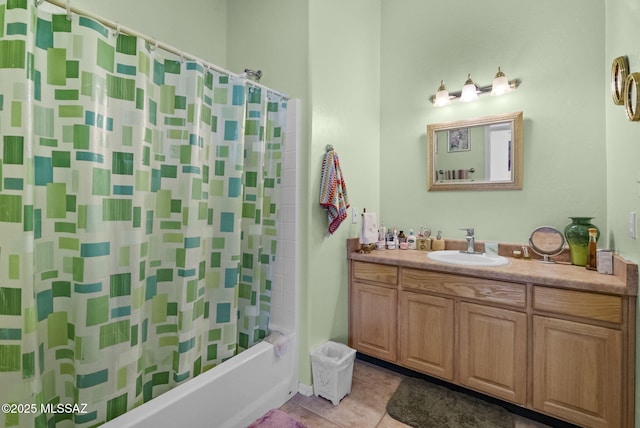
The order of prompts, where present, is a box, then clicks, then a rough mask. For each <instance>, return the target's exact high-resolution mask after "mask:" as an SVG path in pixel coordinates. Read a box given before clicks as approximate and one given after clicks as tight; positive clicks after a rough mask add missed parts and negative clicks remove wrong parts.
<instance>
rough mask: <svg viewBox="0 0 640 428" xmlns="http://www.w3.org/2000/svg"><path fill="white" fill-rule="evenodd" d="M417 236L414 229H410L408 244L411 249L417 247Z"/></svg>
mask: <svg viewBox="0 0 640 428" xmlns="http://www.w3.org/2000/svg"><path fill="white" fill-rule="evenodd" d="M416 242H417V237H416V235H414V234H413V229H409V236H407V246H408V248H409V249H410V250H415V249H416Z"/></svg>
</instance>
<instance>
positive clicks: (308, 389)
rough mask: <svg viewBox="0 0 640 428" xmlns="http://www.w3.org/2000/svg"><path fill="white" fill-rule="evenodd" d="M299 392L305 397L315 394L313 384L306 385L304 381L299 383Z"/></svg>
mask: <svg viewBox="0 0 640 428" xmlns="http://www.w3.org/2000/svg"><path fill="white" fill-rule="evenodd" d="M298 392H299V393H300V394H301V395H304V396H305V397H311V396H312V395H313V385H305V384H304V383H299V384H298Z"/></svg>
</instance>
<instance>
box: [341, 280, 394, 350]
mask: <svg viewBox="0 0 640 428" xmlns="http://www.w3.org/2000/svg"><path fill="white" fill-rule="evenodd" d="M397 304H398V291H397V290H394V289H391V288H386V287H378V286H375V285H369V284H362V283H359V282H357V281H354V282H353V285H352V289H351V323H352V328H351V334H352V337H351V341H350V344H351V346H353V347H354V348H355V349H357V350H358V351H360V352H362V353H364V354H367V355H371V356H372V357H377V358H381V359H383V360H387V361H392V362H395V361H396V358H397V345H396V342H397V333H396V331H397V330H396V314H397Z"/></svg>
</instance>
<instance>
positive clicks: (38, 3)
mask: <svg viewBox="0 0 640 428" xmlns="http://www.w3.org/2000/svg"><path fill="white" fill-rule="evenodd" d="M34 3H35V5H36V7H38V6H40V5H41V4H42V3H44V0H34Z"/></svg>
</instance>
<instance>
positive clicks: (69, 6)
mask: <svg viewBox="0 0 640 428" xmlns="http://www.w3.org/2000/svg"><path fill="white" fill-rule="evenodd" d="M67 20H68V21H71V0H67Z"/></svg>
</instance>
